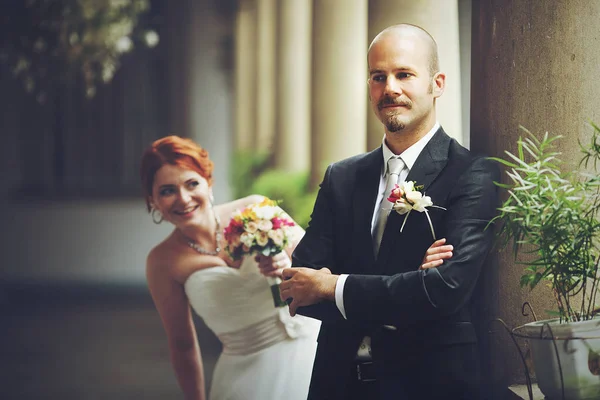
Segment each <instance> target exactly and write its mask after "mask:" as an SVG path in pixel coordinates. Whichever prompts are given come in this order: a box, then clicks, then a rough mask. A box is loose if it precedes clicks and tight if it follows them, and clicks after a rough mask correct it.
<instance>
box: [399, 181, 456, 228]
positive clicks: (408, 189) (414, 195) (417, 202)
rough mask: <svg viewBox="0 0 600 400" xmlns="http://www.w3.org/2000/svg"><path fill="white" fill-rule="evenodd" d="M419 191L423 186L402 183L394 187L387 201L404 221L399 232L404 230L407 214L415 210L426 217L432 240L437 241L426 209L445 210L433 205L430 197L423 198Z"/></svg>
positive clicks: (411, 182)
mask: <svg viewBox="0 0 600 400" xmlns="http://www.w3.org/2000/svg"><path fill="white" fill-rule="evenodd" d="M419 189H423V186H422V185H420V186H415V182H414V181H406V182H402V183H400V184H399V185H396V186H394V188H393V189H392V191H391V192H390V195H389V197H388V201H389V202H390V203H392V209H393V210H394V211H396V212H397V213H398V214H400V215H404V221H403V222H402V226H401V227H400V232H402V230H403V229H404V224H406V219H407V218H408V214H410V212H411V211H412V210H415V211H418V212H424V213H425V215H426V216H427V221H429V227H430V228H431V235H432V236H433V240H437V239H436V238H435V231H434V230H433V224H432V223H431V218H430V217H429V212H428V211H427V207H435V208H440V209H442V210H445V208H444V207H440V206H436V205H434V204H433V201H431V197H429V196H424V195H423V193H421V192H419Z"/></svg>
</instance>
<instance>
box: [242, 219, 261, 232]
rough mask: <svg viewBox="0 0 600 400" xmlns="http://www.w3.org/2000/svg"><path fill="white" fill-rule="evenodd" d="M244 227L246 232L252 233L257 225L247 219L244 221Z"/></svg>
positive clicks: (256, 228)
mask: <svg viewBox="0 0 600 400" xmlns="http://www.w3.org/2000/svg"><path fill="white" fill-rule="evenodd" d="M245 229H246V232H248V233H254V232H256V231H257V230H258V226H257V225H256V222H254V221H248V222H247V223H246V226H245Z"/></svg>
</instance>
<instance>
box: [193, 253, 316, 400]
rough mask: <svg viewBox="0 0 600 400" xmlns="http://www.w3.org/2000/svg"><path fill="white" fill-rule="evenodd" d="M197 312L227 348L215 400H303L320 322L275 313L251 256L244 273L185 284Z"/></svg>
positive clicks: (210, 271)
mask: <svg viewBox="0 0 600 400" xmlns="http://www.w3.org/2000/svg"><path fill="white" fill-rule="evenodd" d="M184 286H185V292H186V294H187V296H188V299H189V301H190V304H191V306H192V308H193V309H194V311H195V312H196V313H197V314H198V315H199V316H200V317H202V318H203V319H204V322H205V323H206V325H207V326H208V327H209V328H210V329H211V330H212V331H213V332H214V333H215V334H216V336H217V337H218V338H219V340H220V341H221V343H222V344H223V352H222V353H221V355H220V356H219V359H218V360H217V363H216V365H215V370H214V373H213V379H212V383H211V389H210V395H209V399H211V400H280V399H286V400H296V399H297V400H305V399H306V397H307V395H308V386H309V383H310V376H311V373H312V366H313V361H314V358H315V352H316V348H317V335H318V332H319V328H320V325H321V323H320V321H318V320H315V319H312V318H307V317H303V316H300V315H296V316H295V317H293V318H292V317H290V315H289V311H288V307H287V306H285V307H282V308H275V307H274V305H273V299H272V297H271V291H270V288H269V284H268V283H267V280H266V279H265V277H264V276H262V275H261V274H260V273H259V271H258V266H257V265H256V261H254V258H253V257H246V258H245V259H244V261H243V262H242V265H241V267H240V269H239V270H238V269H233V268H229V267H223V266H218V267H212V268H205V269H202V270H199V271H196V272H194V273H192V274H191V275H190V277H189V278H188V279H187V281H186V282H185V285H184Z"/></svg>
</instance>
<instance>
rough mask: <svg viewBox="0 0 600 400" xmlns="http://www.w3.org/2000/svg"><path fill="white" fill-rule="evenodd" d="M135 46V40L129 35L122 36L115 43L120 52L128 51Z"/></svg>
mask: <svg viewBox="0 0 600 400" xmlns="http://www.w3.org/2000/svg"><path fill="white" fill-rule="evenodd" d="M132 48H133V42H132V41H131V39H130V38H129V36H122V37H120V38H119V40H117V43H115V50H117V52H119V53H127V52H128V51H130V50H131V49H132Z"/></svg>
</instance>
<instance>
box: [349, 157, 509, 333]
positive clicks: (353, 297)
mask: <svg viewBox="0 0 600 400" xmlns="http://www.w3.org/2000/svg"><path fill="white" fill-rule="evenodd" d="M498 180H499V170H498V168H497V166H496V164H494V163H493V161H491V160H489V159H487V158H478V159H475V160H474V161H473V162H472V164H471V165H470V166H469V167H468V168H466V169H465V171H464V173H463V174H462V175H461V176H460V177H459V179H458V180H457V183H456V185H455V187H454V188H453V190H452V191H451V193H450V195H449V198H448V202H447V203H446V206H447V207H446V208H447V211H446V212H445V214H446V215H445V223H446V231H447V235H446V239H447V243H449V244H452V245H453V246H454V250H453V256H452V258H451V259H449V260H445V261H444V263H443V264H442V265H441V266H440V267H439V268H431V269H426V270H417V271H410V272H404V273H399V274H396V275H392V276H381V275H350V276H349V277H348V279H347V280H346V285H345V287H344V308H345V311H346V316H347V318H348V320H350V321H353V322H365V323H376V324H390V325H396V324H400V325H401V324H402V323H403V321H404V323H406V321H411V322H412V321H426V320H435V319H439V318H440V317H443V316H446V315H451V314H454V313H456V312H457V311H458V310H460V309H461V308H462V307H463V306H464V305H465V304H466V303H467V302H468V301H469V299H470V297H471V294H472V292H473V289H474V287H475V284H476V282H477V279H478V277H479V272H480V271H481V268H482V266H483V263H484V260H485V258H486V256H487V255H488V253H489V251H490V249H491V248H492V246H493V242H494V229H493V226H491V225H490V226H488V223H489V221H490V220H491V219H492V218H493V217H494V216H495V215H496V207H497V202H498V197H497V187H496V185H495V184H494V181H498ZM394 262H401V260H395V261H394Z"/></svg>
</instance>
